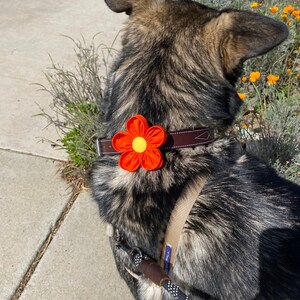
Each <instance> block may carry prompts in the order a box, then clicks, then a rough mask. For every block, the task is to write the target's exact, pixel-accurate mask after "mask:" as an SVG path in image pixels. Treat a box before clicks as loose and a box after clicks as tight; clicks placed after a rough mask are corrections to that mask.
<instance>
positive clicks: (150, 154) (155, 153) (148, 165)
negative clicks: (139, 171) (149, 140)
mask: <svg viewBox="0 0 300 300" xmlns="http://www.w3.org/2000/svg"><path fill="white" fill-rule="evenodd" d="M141 164H142V167H143V168H144V169H146V170H155V169H159V168H160V167H161V166H162V164H163V157H162V154H161V152H160V151H159V150H158V149H150V150H146V151H145V152H144V153H143V155H142V159H141Z"/></svg>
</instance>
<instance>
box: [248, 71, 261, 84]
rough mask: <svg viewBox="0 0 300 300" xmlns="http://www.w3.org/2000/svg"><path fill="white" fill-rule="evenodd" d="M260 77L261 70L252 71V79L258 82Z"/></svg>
mask: <svg viewBox="0 0 300 300" xmlns="http://www.w3.org/2000/svg"><path fill="white" fill-rule="evenodd" d="M259 78H260V72H251V73H250V81H251V82H256V81H257V80H258V79H259Z"/></svg>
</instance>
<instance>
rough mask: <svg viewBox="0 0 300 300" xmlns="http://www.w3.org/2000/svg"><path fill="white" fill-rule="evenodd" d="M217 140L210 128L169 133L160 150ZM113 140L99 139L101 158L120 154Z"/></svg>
mask: <svg viewBox="0 0 300 300" xmlns="http://www.w3.org/2000/svg"><path fill="white" fill-rule="evenodd" d="M214 140H215V137H214V131H213V129H210V128H200V129H194V130H183V131H171V132H168V138H167V140H166V142H165V143H164V144H163V145H162V146H161V147H160V150H164V151H169V150H173V149H179V148H189V147H196V146H200V145H207V144H210V143H212V142H213V141H214ZM111 141H112V140H111V139H105V138H103V139H102V138H97V140H96V149H97V153H98V155H99V156H102V155H115V154H120V153H119V152H117V151H116V150H115V149H114V148H113V147H112V144H111Z"/></svg>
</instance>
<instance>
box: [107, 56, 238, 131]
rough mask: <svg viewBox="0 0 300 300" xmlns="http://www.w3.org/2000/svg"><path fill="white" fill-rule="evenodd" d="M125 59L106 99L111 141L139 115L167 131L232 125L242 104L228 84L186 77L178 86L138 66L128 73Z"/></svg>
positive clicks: (118, 64) (117, 67)
mask: <svg viewBox="0 0 300 300" xmlns="http://www.w3.org/2000/svg"><path fill="white" fill-rule="evenodd" d="M124 57H126V55H125V56H122V57H121V58H120V59H119V60H118V61H117V62H116V64H115V67H114V68H113V70H112V73H111V76H110V80H109V86H110V88H109V89H108V90H107V91H106V94H105V98H104V111H105V119H106V125H107V134H108V136H109V137H111V136H112V135H113V134H115V133H116V132H117V131H120V130H121V129H122V128H124V125H125V123H126V120H127V119H129V118H130V117H131V116H133V115H135V114H141V115H143V116H144V117H145V118H146V119H147V120H148V121H149V123H150V124H156V125H160V126H162V127H163V128H165V129H166V130H167V131H176V130H190V129H191V130H193V129H195V128H201V127H206V128H214V129H216V130H218V131H224V130H225V129H226V128H227V127H228V126H229V125H231V124H232V122H233V120H234V117H235V115H236V113H237V112H238V110H239V107H240V104H241V101H240V99H239V98H238V96H237V94H236V91H235V89H234V87H233V86H232V85H231V84H230V83H229V82H228V81H226V80H224V81H223V82H222V84H220V81H219V80H216V79H215V78H210V77H208V78H207V77H206V76H204V75H203V74H202V75H198V74H191V76H190V77H188V76H184V74H183V75H182V78H180V81H179V80H178V81H179V82H178V83H176V81H174V82H173V83H172V84H171V82H172V78H169V79H166V78H164V76H162V74H160V72H163V71H159V70H156V69H155V70H152V69H151V70H152V72H153V76H149V74H148V75H147V74H143V72H141V70H139V69H138V66H135V64H134V63H132V64H131V66H130V72H124V65H126V64H128V63H129V62H128V59H126V58H124ZM132 74H133V75H132ZM152 77H154V78H162V79H161V80H160V81H159V80H155V79H153V78H152ZM151 78H152V79H151ZM149 80H150V81H149ZM169 80H170V81H171V82H169Z"/></svg>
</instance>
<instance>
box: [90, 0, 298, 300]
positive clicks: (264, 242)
mask: <svg viewBox="0 0 300 300" xmlns="http://www.w3.org/2000/svg"><path fill="white" fill-rule="evenodd" d="M106 3H107V5H108V6H109V7H110V8H111V9H112V10H113V11H115V12H126V13H127V14H128V15H129V17H128V22H127V24H126V26H125V29H124V32H123V38H122V50H121V52H120V54H119V56H118V58H117V59H116V61H115V63H114V65H113V66H112V69H111V73H110V76H109V79H108V84H107V88H106V91H105V97H104V101H103V107H102V108H103V113H104V119H105V126H106V128H107V138H112V137H113V136H114V135H115V134H116V133H117V132H120V131H121V130H124V128H125V124H126V121H127V120H128V119H129V118H131V117H132V116H134V115H137V114H140V115H142V116H144V117H145V118H146V119H147V120H148V122H149V123H150V124H152V125H159V126H161V127H162V128H163V129H164V130H166V132H171V131H181V130H193V129H195V128H212V129H213V130H214V132H215V134H216V139H215V140H214V141H213V142H212V143H210V144H209V145H202V146H201V145H200V146H197V147H187V148H182V149H175V150H172V151H162V156H163V165H162V167H161V168H159V169H156V170H151V171H149V170H145V169H143V168H139V169H138V170H136V171H135V172H129V171H126V170H123V169H122V168H121V167H120V166H119V162H118V160H119V157H120V156H119V155H103V156H102V157H99V158H98V159H97V160H96V161H95V163H94V164H93V166H92V169H91V172H90V186H91V191H92V197H93V198H94V199H95V200H96V201H97V203H98V204H99V210H100V215H101V218H102V220H104V221H105V222H107V223H109V224H112V226H113V227H114V228H117V229H118V230H119V231H120V232H121V234H122V236H123V237H124V239H125V240H126V241H127V243H128V244H129V245H131V246H132V247H138V248H140V249H142V250H143V252H144V253H146V254H147V255H148V256H149V257H151V258H152V259H153V260H155V261H160V258H161V255H162V244H163V242H164V236H165V231H166V228H167V225H168V223H169V220H170V216H171V213H172V211H173V209H174V207H175V206H176V203H177V202H178V201H179V199H180V198H181V197H182V195H183V194H185V195H186V194H189V191H190V189H191V188H192V187H193V186H194V184H195V181H196V178H198V177H202V178H206V179H205V184H204V186H203V188H202V189H201V191H199V194H198V196H197V199H196V201H195V204H194V205H193V207H192V209H191V211H190V213H189V215H188V218H187V220H186V222H185V225H184V228H183V230H182V232H181V237H180V242H179V245H178V250H177V253H176V257H175V260H174V265H173V268H172V271H171V273H170V277H171V279H172V281H173V282H174V283H175V284H176V285H177V286H179V287H180V288H181V290H182V291H184V292H185V294H186V295H188V296H189V297H190V298H191V299H226V300H228V299H230V300H235V299H237V300H241V299H243V300H245V299H246V300H247V299H280V300H282V299H300V237H299V235H300V234H299V233H300V226H299V225H300V187H299V186H297V185H295V184H293V183H291V182H289V181H287V180H285V179H282V178H281V177H279V176H278V175H277V174H276V172H275V171H274V170H273V169H272V168H270V167H269V166H267V165H265V164H263V163H262V162H260V161H259V160H258V159H257V158H255V157H254V156H252V155H250V154H249V153H247V152H246V151H245V150H244V149H243V148H242V147H241V146H240V143H238V142H237V141H236V140H235V139H234V138H233V137H226V136H225V134H224V132H225V131H226V130H227V129H228V128H229V127H230V125H232V123H233V121H234V119H235V117H236V115H237V114H238V112H239V109H240V107H241V103H242V101H241V100H240V98H239V97H238V95H237V92H236V90H235V88H234V85H235V83H236V81H237V79H238V78H239V76H240V75H241V71H242V65H243V63H244V62H245V61H246V60H247V59H249V58H252V57H256V56H259V55H262V54H265V53H266V52H268V51H269V50H271V49H273V48H274V47H276V46H277V45H279V44H280V43H282V42H283V41H284V40H285V39H286V38H287V36H288V29H287V27H286V26H285V25H284V24H283V23H281V22H279V21H275V20H273V19H271V18H268V17H266V16H262V15H259V14H256V13H252V12H247V11H239V10H234V9H226V10H222V11H218V10H215V9H212V8H209V7H206V6H204V5H201V4H199V3H195V2H192V1H190V0H178V1H175V0H159V1H158V0H106ZM110 240H111V246H112V251H113V253H114V257H115V261H116V266H117V268H118V271H119V273H120V275H121V276H122V278H123V279H124V280H125V281H126V283H127V284H128V286H129V288H130V290H131V292H132V294H133V296H134V297H135V299H141V300H146V299H151V300H159V299H166V300H168V299H174V298H173V297H172V296H171V295H170V294H169V293H168V292H166V291H165V290H164V289H163V288H161V287H158V286H156V285H154V284H153V283H152V282H151V281H150V280H149V279H147V278H146V277H145V276H143V275H140V274H138V275H140V276H139V277H138V279H137V280H136V279H135V278H134V277H133V276H132V275H131V274H130V272H128V270H131V271H133V272H137V271H136V270H135V267H134V266H133V264H132V262H131V260H130V259H129V257H128V255H127V254H126V253H124V251H122V249H119V248H118V247H116V245H115V243H114V241H113V240H112V239H110Z"/></svg>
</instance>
